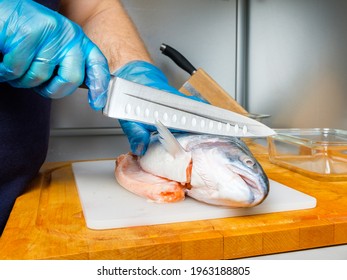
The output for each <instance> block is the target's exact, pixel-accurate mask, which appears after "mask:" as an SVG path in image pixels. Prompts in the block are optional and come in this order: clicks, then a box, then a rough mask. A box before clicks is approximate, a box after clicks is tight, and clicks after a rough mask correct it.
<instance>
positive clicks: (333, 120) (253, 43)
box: [247, 0, 347, 129]
mask: <svg viewBox="0 0 347 280" xmlns="http://www.w3.org/2000/svg"><path fill="white" fill-rule="evenodd" d="M248 24H249V56H248V82H247V88H248V108H249V110H250V111H251V112H253V113H268V114H270V115H272V117H271V118H270V119H269V120H268V122H269V123H268V124H269V125H271V126H273V127H330V128H342V129H347V110H346V106H347V29H346V27H347V1H345V0H331V1H326V0H291V1H287V0H251V1H249V22H248Z"/></svg>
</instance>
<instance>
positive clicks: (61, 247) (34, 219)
mask: <svg viewBox="0 0 347 280" xmlns="http://www.w3.org/2000/svg"><path fill="white" fill-rule="evenodd" d="M248 145H249V147H250V148H251V150H252V151H253V153H254V154H255V156H256V157H257V159H258V160H259V161H260V163H261V164H262V166H263V167H264V169H265V171H266V173H267V174H268V176H269V178H271V179H273V180H275V181H278V182H280V183H283V184H285V185H287V186H290V187H292V188H294V189H297V190H299V191H301V192H304V193H307V194H309V195H311V196H314V197H315V198H316V199H317V207H316V208H314V209H309V210H299V211H288V212H281V213H272V214H262V215H254V216H247V217H233V218H223V219H215V220H203V221H194V222H186V223H173V224H164V225H153V226H141V227H131V228H120V229H113V230H102V231H96V230H90V229H88V228H87V227H86V225H85V220H84V217H83V212H82V208H81V204H80V201H79V197H78V193H77V189H76V185H75V181H74V176H73V173H72V169H71V162H62V163H47V164H45V165H44V166H43V168H42V170H41V172H40V174H39V176H37V178H36V179H35V180H34V181H33V182H32V184H31V185H30V186H29V187H28V189H27V191H26V192H25V193H24V194H23V195H22V196H20V197H19V198H18V199H17V201H16V204H15V206H14V209H13V211H12V213H11V216H10V219H9V221H8V224H7V226H6V228H5V231H4V232H3V235H2V237H1V238H0V259H128V260H131V259H139V260H140V259H170V260H174V259H234V258H242V257H248V256H257V255H264V254H272V253H278V252H288V251H295V250H302V249H308V248H316V247H321V246H330V245H337V244H345V243H347V182H327V181H324V182H323V181H319V180H314V179H312V178H309V177H305V176H303V175H301V174H298V173H294V172H292V171H290V170H287V169H284V168H281V167H278V166H276V165H273V164H272V163H270V162H269V160H268V155H267V151H266V149H265V148H264V147H262V146H259V145H256V144H253V143H252V142H248ZM124 211H126V209H124Z"/></svg>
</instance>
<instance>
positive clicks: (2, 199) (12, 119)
mask: <svg viewBox="0 0 347 280" xmlns="http://www.w3.org/2000/svg"><path fill="white" fill-rule="evenodd" d="M36 2H39V3H41V4H43V5H45V6H47V7H49V8H52V9H54V10H57V9H58V6H59V1H58V0H57V1H53V0H52V1H43V0H41V1H36ZM50 107H51V100H49V99H46V98H44V97H42V96H40V95H39V94H37V93H35V92H33V91H32V90H29V89H16V88H12V87H11V86H9V85H8V84H6V83H0V235H1V233H2V231H3V229H4V227H5V225H6V222H7V219H8V217H9V215H10V212H11V210H12V207H13V205H14V202H15V200H16V198H17V197H18V196H19V195H21V194H22V193H23V191H24V190H25V188H26V187H27V186H28V184H29V183H30V181H31V180H32V179H33V178H34V177H35V176H36V175H37V173H38V171H39V169H40V167H41V165H42V163H43V162H44V160H45V158H46V153H47V147H48V139H49V119H50Z"/></svg>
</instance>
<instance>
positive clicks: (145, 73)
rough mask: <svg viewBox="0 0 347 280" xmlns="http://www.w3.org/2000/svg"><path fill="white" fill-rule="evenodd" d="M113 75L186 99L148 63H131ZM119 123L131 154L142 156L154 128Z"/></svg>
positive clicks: (132, 123)
mask: <svg viewBox="0 0 347 280" xmlns="http://www.w3.org/2000/svg"><path fill="white" fill-rule="evenodd" d="M114 75H115V76H117V77H120V78H123V79H125V80H128V81H132V82H135V83H139V84H143V85H146V86H149V87H153V88H156V89H160V90H165V91H167V92H171V93H173V94H177V95H180V96H184V97H187V96H186V95H184V94H182V93H181V92H179V91H178V90H177V89H175V88H174V87H172V86H170V85H169V84H168V80H167V78H166V77H165V75H164V73H163V72H162V71H161V70H160V69H159V68H157V67H156V66H154V65H152V64H150V63H148V62H144V61H132V62H130V63H128V64H126V65H124V66H123V67H122V68H120V69H119V70H118V71H117V72H116V73H115V74H114ZM187 98H188V97H187ZM189 98H191V99H195V100H198V101H202V100H201V99H199V98H197V97H193V96H189ZM119 123H120V125H121V127H122V129H123V131H124V133H125V134H126V135H127V137H128V140H129V143H130V148H131V151H132V153H134V154H136V155H143V154H144V153H145V152H146V150H147V147H148V144H149V140H150V135H151V132H153V131H156V128H155V127H154V126H150V125H146V124H141V123H138V122H130V121H124V120H119Z"/></svg>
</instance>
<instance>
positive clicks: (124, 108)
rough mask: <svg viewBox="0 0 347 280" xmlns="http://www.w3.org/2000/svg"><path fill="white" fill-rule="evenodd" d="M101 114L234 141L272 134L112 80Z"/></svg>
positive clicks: (223, 113) (232, 116) (221, 112)
mask: <svg viewBox="0 0 347 280" xmlns="http://www.w3.org/2000/svg"><path fill="white" fill-rule="evenodd" d="M103 114H104V115H106V116H108V117H111V118H117V119H123V120H130V121H137V122H141V123H145V124H150V125H155V123H156V122H157V121H160V122H162V123H163V124H164V125H165V126H166V127H168V128H171V129H175V130H181V131H189V132H193V133H204V134H214V135H224V136H235V137H266V136H270V135H274V134H275V131H274V130H272V129H271V128H269V127H267V126H265V125H264V124H262V123H260V122H258V121H256V120H253V119H251V118H248V117H245V116H243V115H240V114H237V113H235V112H232V111H229V110H226V109H223V108H219V107H216V106H213V105H210V104H205V103H202V102H199V101H196V100H192V99H189V98H186V97H182V96H178V95H175V94H172V93H168V92H166V91H161V90H158V89H154V88H151V87H148V86H144V85H141V84H137V83H134V82H130V81H127V80H124V79H121V78H118V77H112V79H111V82H110V84H109V94H108V99H107V102H106V106H105V107H104V109H103Z"/></svg>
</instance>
